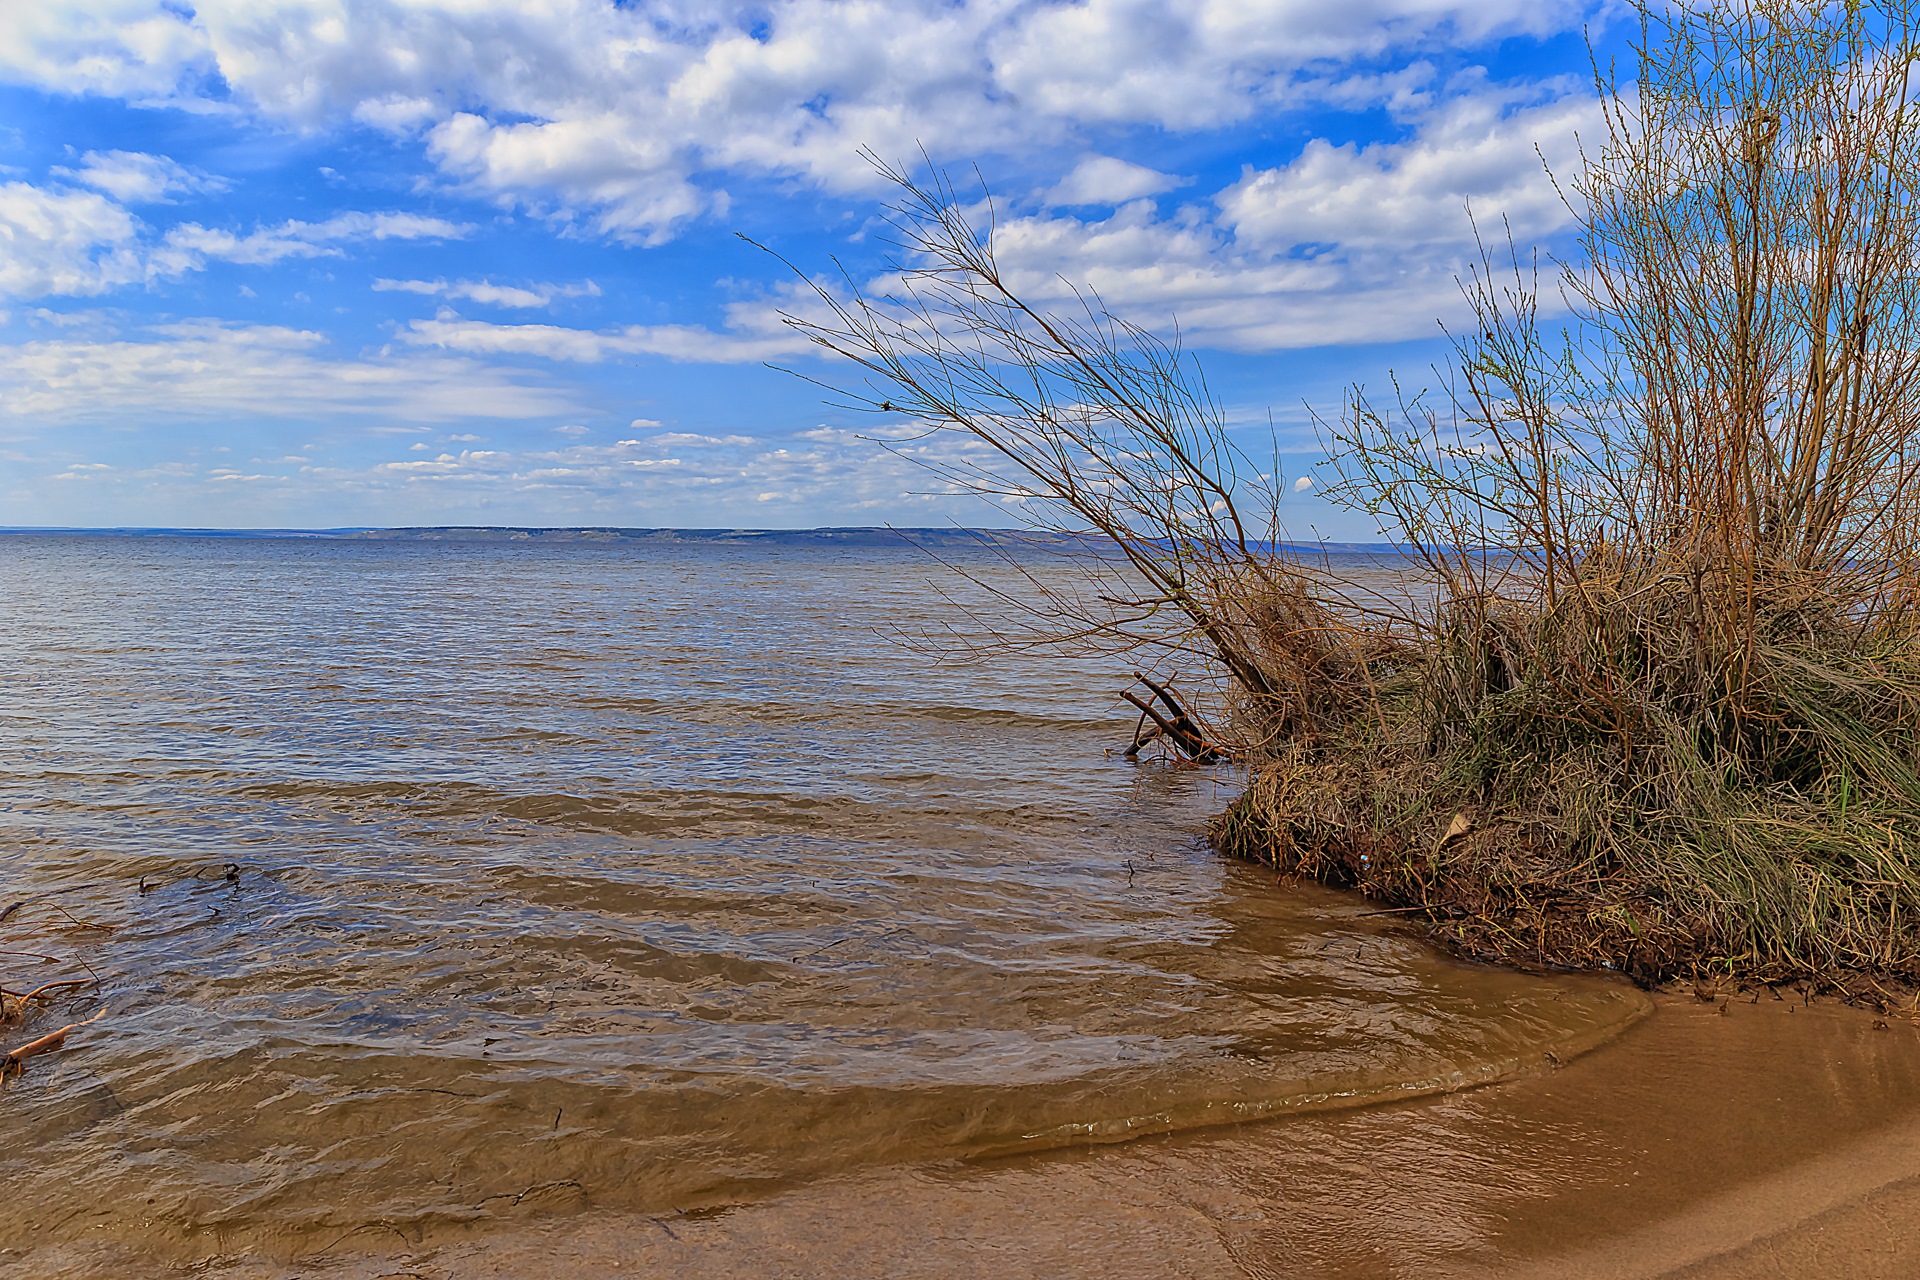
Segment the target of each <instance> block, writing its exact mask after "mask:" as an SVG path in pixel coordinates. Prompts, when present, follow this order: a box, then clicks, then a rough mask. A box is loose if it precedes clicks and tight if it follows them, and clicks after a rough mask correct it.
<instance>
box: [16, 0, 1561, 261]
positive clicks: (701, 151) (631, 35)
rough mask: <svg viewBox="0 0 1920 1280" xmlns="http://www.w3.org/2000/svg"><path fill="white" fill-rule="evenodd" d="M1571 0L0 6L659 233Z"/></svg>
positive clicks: (159, 73) (47, 29)
mask: <svg viewBox="0 0 1920 1280" xmlns="http://www.w3.org/2000/svg"><path fill="white" fill-rule="evenodd" d="M1584 7H1585V6H1584V5H1583V4H1582V3H1581V2H1580V0H1274V2H1273V3H1267V4H1257V5H1255V4H1247V3H1245V0H1041V2H1039V3H1034V4H1022V5H1008V4H1005V3H1002V2H1000V0H958V2H955V0H774V2H773V3H770V4H767V5H756V6H751V7H741V6H739V5H737V4H734V3H732V2H731V0H687V2H686V3H679V4H675V5H671V6H639V5H614V4H609V3H606V2H605V0H543V3H540V4H537V5H530V4H526V3H523V0H359V2H357V3H354V4H352V5H343V4H339V3H309V2H307V0H278V2H275V0H199V3H196V4H195V5H193V6H192V7H191V8H189V7H188V6H185V5H180V4H177V3H174V0H65V3H62V4H59V5H42V6H27V5H14V6H9V7H8V8H7V9H6V10H5V14H6V16H5V17H0V77H6V78H9V79H13V80H15V81H17V82H23V83H28V84H33V85H35V86H37V87H41V88H45V89H50V90H54V91H57V92H90V93H108V94H116V95H119V96H123V97H134V98H154V97H166V98H170V99H171V100H173V101H176V102H191V101H196V100H207V99H206V95H204V94H202V93H201V91H200V86H201V85H203V84H212V83H216V82H217V83H218V84H220V85H221V86H224V88H225V90H226V93H225V94H224V95H222V96H220V97H219V98H218V99H217V100H211V101H210V105H213V106H217V107H218V109H222V110H228V109H232V107H233V105H234V104H236V103H237V104H241V105H242V106H243V107H244V108H245V109H247V110H251V111H253V112H256V113H258V114H260V115H263V116H265V117H267V118H269V119H270V120H273V121H276V122H280V123H285V124H290V125H292V126H294V127H296V128H302V129H320V128H326V127H332V126H335V125H338V124H341V123H344V122H347V121H356V122H358V123H360V124H363V125H370V126H372V127H376V128H381V129H386V130H388V131H390V132H393V133H395V134H399V135H404V136H417V137H421V138H424V139H425V141H426V145H427V150H428V154H429V156H430V157H431V158H432V160H433V161H434V162H435V163H436V164H437V165H438V166H439V168H440V169H441V171H442V173H443V174H444V175H445V176H446V177H447V178H449V179H452V180H454V181H456V182H459V183H462V184H464V185H465V186H467V187H468V188H469V189H471V190H472V191H474V192H477V193H481V194H485V195H488V196H491V197H494V198H497V199H499V200H500V201H502V202H504V203H508V204H513V205H519V206H523V207H525V208H528V209H530V210H533V211H535V212H538V213H541V214H546V215H551V216H553V217H556V218H560V219H563V220H578V221H581V222H583V223H585V224H586V225H590V226H592V227H594V228H595V229H597V230H598V231H600V232H602V233H605V234H610V235H615V236H620V237H624V238H629V239H632V240H635V241H640V242H648V243H651V242H657V241H659V240H661V239H664V238H666V237H669V236H671V235H673V234H674V233H675V231H676V230H677V229H678V228H679V227H681V226H682V225H684V224H685V223H686V222H688V221H689V220H691V219H693V218H696V217H699V216H701V215H703V214H708V213H720V212H724V210H725V208H726V204H727V196H726V193H725V190H724V186H723V185H722V183H723V181H724V178H725V175H727V174H730V173H746V174H753V175H767V176H775V177H800V178H803V179H805V180H808V181H810V182H813V183H815V184H817V185H819V186H821V187H824V188H827V189H832V190H840V191H846V190H854V189H861V188H862V187H864V186H868V185H870V184H871V183H872V181H873V179H872V177H871V175H869V174H866V173H865V172H864V171H862V169H861V168H860V166H858V165H857V164H850V163H849V160H850V157H851V156H852V155H853V153H854V151H855V150H856V148H857V147H859V146H860V145H863V144H864V145H867V146H871V147H873V148H875V149H876V150H877V151H879V152H880V154H882V155H887V156H903V155H910V154H912V153H913V152H914V150H915V149H916V147H917V146H918V145H919V144H925V145H926V146H927V148H928V149H929V150H930V151H932V152H933V153H934V154H936V155H944V154H963V155H978V154H981V153H982V152H987V151H994V150H1000V151H1027V150H1032V149H1035V148H1048V147H1057V146H1060V145H1062V144H1071V143H1073V141H1074V140H1075V139H1080V138H1083V137H1084V135H1086V134H1087V133H1088V132H1089V131H1090V130H1094V129H1099V128H1106V127H1109V126H1115V125H1120V126H1130V127H1133V126H1137V127H1146V128H1157V129H1173V130H1184V129H1200V128H1220V127H1224V126H1227V125H1231V124H1233V123H1235V122H1238V121H1241V120H1245V119H1247V118H1249V117H1250V116H1252V115H1253V114H1255V113H1257V112H1260V111H1263V110H1271V109H1272V108H1274V107H1275V106H1276V105H1286V104H1288V103H1290V102H1294V101H1297V100H1299V99H1300V98H1301V96H1302V95H1303V94H1305V95H1324V94H1326V93H1329V92H1336V91H1337V88H1338V83H1339V82H1340V81H1342V80H1343V79H1344V78H1345V77H1347V76H1349V75H1351V74H1352V66H1351V65H1350V64H1355V63H1358V62H1364V61H1367V60H1373V59H1378V58H1380V57H1382V56H1383V55H1385V54H1387V53H1388V52H1398V53H1401V54H1405V53H1408V52H1409V51H1411V52H1413V53H1418V52H1419V51H1420V50H1423V49H1426V48H1431V47H1439V46H1442V45H1458V44H1461V43H1463V42H1467V43H1471V42H1482V41H1488V40H1493V39H1496V38H1499V37H1502V36H1507V35H1515V34H1528V33H1532V34H1541V33H1545V32H1548V31H1552V30H1558V29H1564V28H1565V27H1566V26H1567V25H1569V24H1570V23H1571V22H1572V21H1574V20H1575V19H1577V18H1578V17H1579V16H1580V14H1581V13H1582V12H1583V11H1584ZM1107 176H1108V178H1109V179H1111V178H1112V177H1114V175H1113V174H1111V173H1109V174H1108V175H1107ZM1086 180H1088V181H1091V180H1092V178H1091V176H1089V177H1088V178H1087V179H1086ZM1135 181H1136V185H1137V182H1138V177H1137V175H1136V178H1135ZM1135 194H1138V192H1137V191H1136V192H1135ZM1086 198H1089V199H1091V198H1092V197H1091V196H1089V197H1086ZM1123 198H1125V196H1123V195H1120V194H1116V193H1114V192H1112V191H1111V190H1109V192H1108V194H1107V195H1106V196H1104V197H1102V199H1103V200H1106V199H1123Z"/></svg>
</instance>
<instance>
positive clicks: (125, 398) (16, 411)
mask: <svg viewBox="0 0 1920 1280" xmlns="http://www.w3.org/2000/svg"><path fill="white" fill-rule="evenodd" d="M326 346H327V343H326V339H325V338H323V337H322V336H321V335H319V334H317V333H311V332H307V331H305V330H298V329H288V328H281V327H277V326H270V325H230V324H222V323H219V322H217V321H209V320H196V321H188V322H183V323H179V324H171V325H157V326H154V327H152V328H150V329H149V330H147V331H146V332H145V333H143V334H142V335H140V336H138V337H132V338H118V339H112V340H94V341H82V340H57V341H45V342H27V343H22V344H19V345H16V346H7V347H0V416H4V417H7V418H11V419H14V420H16V421H22V422H25V423H28V424H34V425H37V424H52V423H62V422H83V421H85V422H119V421H125V420H126V419H127V418H128V417H129V416H130V415H137V416H138V417H140V418H141V419H143V420H151V419H153V418H155V417H173V416H183V415H185V416H192V417H194V418H196V419H199V420H207V419H212V418H219V417H229V416H243V417H250V418H270V419H293V418H315V417H328V416H333V415H344V414H364V415H378V416H380V417H382V418H385V419H388V420H398V421H400V422H413V423H421V422H449V421H456V420H460V419H465V418H505V419H516V418H526V417H537V416H540V415H544V414H551V413H556V412H564V411H565V410H566V409H567V407H568V401H567V400H566V398H565V397H564V395H562V394H561V393H558V392H556V391H553V390H550V389H548V388H546V387H543V386H540V385H538V384H535V383H530V382H528V381H527V380H525V379H524V378H521V377H517V376H515V375H514V374H513V373H512V372H511V371H507V370H500V369H493V368H489V367H487V366H485V365H482V364H479V363H476V362H474V361H472V360H464V359H458V358H449V357H437V356H430V355H412V354H409V355H400V356H390V355H379V356H371V357H359V358H336V357H333V356H331V355H330V353H329V352H328V351H327V350H326Z"/></svg>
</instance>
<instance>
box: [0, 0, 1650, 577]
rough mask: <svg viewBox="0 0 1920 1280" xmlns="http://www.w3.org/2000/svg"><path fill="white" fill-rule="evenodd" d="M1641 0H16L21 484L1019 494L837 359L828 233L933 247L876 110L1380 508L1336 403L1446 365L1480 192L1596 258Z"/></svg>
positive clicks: (699, 508) (4, 358)
mask: <svg viewBox="0 0 1920 1280" xmlns="http://www.w3.org/2000/svg"><path fill="white" fill-rule="evenodd" d="M1620 34H1621V33H1620V24H1619V22H1618V20H1617V15H1616V14H1614V13H1612V12H1611V11H1610V10H1609V9H1608V8H1607V7H1606V6H1605V5H1602V4H1595V3H1590V2H1581V0H1072V2H1066V0H884V2H878V3H875V2H866V0H844V2H832V0H780V2H775V3H760V4H740V3H729V2H728V0H669V2H666V3H648V2H646V0H631V2H628V3H620V4H614V3H609V2H608V0H199V2H198V3H193V2H191V0H60V2H59V3H37V4H28V3H9V4H0V525H13V526H20V525H54V526H84V527H98V526H192V527H228V528H269V527H282V528H334V527H349V526H393V525H438V524H496V525H497V524H519V525H623V526H643V527H658V526H677V527H739V528H801V527H811V526H820V525H877V524H888V523H891V524H897V525H943V524H949V523H954V522H958V523H962V524H968V525H1000V526H1004V525H1013V524H1017V523H1019V517H1018V513H1017V511H1009V510H1005V509H995V508H992V507H991V506H989V505H987V504H985V503H984V502H982V501H981V500H979V499H971V498H969V499H958V498H954V497H951V496H945V495H942V494H940V493H939V492H937V490H939V489H940V487H941V484H940V482H939V481H938V480H937V479H936V478H935V477H933V476H931V475H929V474H927V473H926V472H924V471H922V470H920V469H919V468H917V467H915V466H913V465H912V464H911V463H910V462H909V461H906V460H903V459H901V458H898V457H895V456H893V455H891V454H889V453H888V452H887V451H886V450H884V449H882V448H880V447H879V446H878V445H876V444H875V443H873V439H872V438H873V437H874V436H876V435H878V436H884V435H886V434H888V431H889V428H890V427H898V426H899V425H900V424H889V423H887V422H885V421H881V420H875V419H873V418H866V417H856V416H852V415H849V414H847V413H844V412H841V411H837V410H833V409H831V408H830V407H829V406H828V405H826V404H825V403H823V400H822V395H821V393H820V391H819V390H818V388H816V387H814V386H812V385H810V384H809V383H807V382H806V381H804V380H803V379H801V378H798V377H795V376H794V374H795V373H796V372H797V373H801V374H812V375H815V376H823V377H826V378H828V379H829V380H831V379H832V378H833V377H834V376H836V372H835V370H834V368H832V367H831V366H830V365H829V364H827V363H823V362H822V361H819V360H817V359H816V358H815V357H814V356H812V355H811V354H809V351H808V348H807V347H806V346H805V344H804V343H803V342H800V341H798V340H796V338H795V336H794V335H793V334H792V333H791V332H789V331H788V330H787V329H786V328H785V327H784V326H783V325H782V324H781V322H780V318H779V317H780V312H781V311H782V309H783V308H786V309H791V308H794V307H796V306H799V305H803V304H804V299H805V296H806V295H805V281H803V280H801V279H800V278H798V277H796V275H795V274H794V272H793V271H792V270H791V269H790V268H789V267H788V266H786V265H783V264H782V262H781V261H780V260H779V258H784V259H786V260H787V261H788V262H790V263H792V264H794V266H795V267H797V268H798V269H799V270H801V271H803V272H806V273H808V274H809V275H813V276H815V277H816V278H820V279H829V278H831V277H832V276H833V274H834V273H835V272H836V271H839V270H844V272H845V273H846V276H847V278H850V279H852V280H854V281H856V282H865V281H870V280H873V279H876V278H879V277H881V276H882V275H883V273H884V270H885V250H884V247H883V245H882V244H881V243H880V236H879V235H877V234H876V232H877V231H878V230H879V224H878V216H879V213H880V210H881V209H882V206H883V204H884V202H885V200H886V197H887V192H886V190H885V187H884V183H883V182H882V180H881V179H880V178H879V177H878V176H877V175H876V174H875V173H874V171H873V170H872V168H871V166H870V165H868V164H867V163H866V162H864V161H863V160H862V159H861V156H860V152H861V150H862V149H863V148H866V149H870V150H871V151H872V152H874V153H875V154H877V155H879V156H881V157H883V158H886V159H889V160H896V161H910V160H917V158H918V157H919V156H920V154H921V153H922V152H923V151H924V153H925V154H926V155H927V156H928V157H931V159H932V161H933V162H934V163H935V164H937V165H939V166H941V167H942V168H944V169H946V170H947V171H949V172H950V173H952V174H953V175H955V178H956V181H962V182H965V183H969V184H972V183H976V182H984V184H985V186H986V188H987V189H988V190H990V191H991V193H992V195H993V199H994V202H995V206H996V212H997V226H998V239H997V248H998V251H999V253H1000V256H1001V260H1002V262H1003V264H1004V265H1005V266H1006V267H1007V269H1008V271H1009V273H1010V277H1011V278H1012V279H1013V280H1014V282H1015V284H1016V287H1018V288H1020V289H1022V290H1023V291H1025V292H1028V293H1030V294H1031V295H1032V296H1034V297H1036V298H1038V299H1040V300H1042V301H1057V300H1058V299H1059V297H1060V296H1061V292H1062V290H1063V289H1064V287H1065V282H1074V283H1078V284H1083V285H1090V286H1092V287H1094V288H1096V289H1098V290H1099V292H1100V295H1101V297H1102V298H1103V299H1104V300H1105V301H1106V303H1107V305H1108V306H1110V307H1111V308H1112V309H1113V310H1114V311H1115V312H1117V313H1118V314H1120V315H1122V316H1124V317H1125V318H1127V319H1128V320H1131V321H1134V322H1136V323H1139V324H1142V325H1144V326H1146V327H1148V328H1151V329H1154V330H1156V331H1161V332H1168V331H1170V330H1171V328H1172V326H1173V325H1174V324H1176V323H1177V324H1178V325H1179V328H1180V331H1181V333H1182V334H1183V335H1184V336H1185V340H1186V342H1187V343H1188V345H1189V346H1190V347H1192V348H1193V349H1194V350H1195V351H1196V353H1197V355H1198V357H1199V359H1200V360H1201V361H1202V363H1203V365H1204V367H1205V369H1206V371H1207V375H1208V377H1209V379H1210V382H1211V385H1212V387H1213V389H1214V392H1215V394H1216V395H1217V397H1218V398H1219V399H1220V401H1221V402H1222V404H1223V405H1224V406H1225V409H1226V413H1227V417H1228V420H1229V422H1230V423H1231V424H1232V430H1233V432H1234V434H1235V437H1236V439H1237V440H1239V441H1241V442H1242V443H1244V444H1246V445H1247V446H1248V447H1249V449H1250V451H1251V452H1252V453H1253V454H1255V455H1256V456H1260V457H1265V456H1268V455H1269V454H1270V453H1271V452H1272V449H1273V445H1272V443H1270V440H1271V437H1272V436H1273V435H1274V434H1276V433H1277V436H1278V445H1279V453H1280V457H1281V465H1282V467H1283V469H1284V472H1285V475H1286V476H1287V477H1288V478H1289V483H1288V486H1287V493H1288V496H1287V499H1286V504H1285V505H1286V509H1285V512H1284V515H1285V518H1286V521H1287V525H1288V532H1289V534H1291V535H1292V536H1295V537H1303V538H1304V537H1313V536H1318V537H1323V538H1330V539H1334V540H1368V539H1371V538H1373V537H1374V536H1375V532H1374V530H1373V529H1372V527H1371V526H1370V524H1369V523H1368V522H1366V521H1365V520H1364V519H1363V518H1361V517H1358V516H1356V515H1353V514H1351V513H1348V512H1344V511H1342V510H1339V509H1338V508H1336V507H1334V506H1332V505H1330V504H1328V503H1327V502H1325V501H1324V500H1322V498H1321V495H1320V492H1319V490H1320V489H1321V488H1323V487H1324V485H1323V484H1317V483H1316V480H1317V479H1318V478H1319V477H1318V476H1317V473H1316V466H1317V464H1318V463H1319V462H1320V461H1321V460H1322V457H1323V451H1322V450H1321V448H1320V445H1319V443H1318V440H1317V437H1316V432H1315V429H1314V427H1313V425H1312V411H1315V410H1317V411H1319V412H1321V413H1333V412H1337V410H1338V406H1339V403H1340V398H1341V391H1342V388H1343V386H1345V385H1346V384H1348V383H1351V382H1356V381H1358V382H1364V383H1368V384H1370V385H1376V386H1378V385H1381V384H1383V383H1384V382H1385V381H1386V379H1387V377H1388V375H1389V373H1390V372H1397V374H1398V376H1400V378H1401V379H1402V381H1403V382H1408V383H1410V384H1413V385H1417V384H1418V383H1419V382H1420V381H1421V380H1422V379H1430V374H1429V370H1430V368H1431V366H1432V364H1433V362H1434V361H1435V360H1436V359H1437V358H1439V357H1440V356H1441V355H1442V353H1443V341H1442V339H1441V337H1440V333H1441V329H1440V326H1441V325H1442V324H1443V323H1446V322H1449V321H1453V322H1457V321H1458V320H1459V318H1460V314H1461V310H1462V308H1461V305H1460V300H1459V293H1458V288H1457V284H1456V279H1457V277H1458V275H1459V273H1460V272H1461V271H1462V270H1463V268H1464V267H1465V265H1466V263H1467V262H1468V260H1469V258H1470V257H1471V254H1472V252H1473V227H1472V223H1471V221H1470V220H1469V217H1468V213H1467V209H1468V206H1469V203H1470V204H1471V207H1472V210H1473V214H1474V216H1475V217H1476V218H1478V219H1479V220H1480V222H1481V224H1482V226H1483V227H1486V226H1489V225H1492V226H1496V227H1497V226H1498V224H1499V221H1500V220H1501V219H1503V218H1504V219H1505V220H1506V222H1507V225H1509V226H1510V227H1511V228H1512V231H1513V234H1514V236H1515V238H1516V240H1517V241H1518V242H1520V243H1523V244H1526V245H1540V246H1542V247H1544V248H1545V249H1547V250H1548V251H1549V252H1553V251H1562V252H1564V251H1566V248H1567V241H1568V236H1569V231H1570V227H1569V221H1570V215H1569V213H1568V210H1567V208H1566V205H1565V204H1564V202H1563V201H1562V199H1561V197H1560V196H1559V194H1557V192H1556V189H1555V186H1554V183H1553V181H1552V179H1551V178H1550V176H1549V172H1548V170H1549V167H1551V169H1552V171H1553V172H1554V173H1558V174H1560V175H1562V176H1563V177H1564V176H1565V175H1567V174H1569V173H1571V172H1572V171H1573V169H1574V162H1575V161H1576V160H1577V156H1578V151H1577V141H1576V140H1577V138H1578V137H1581V136H1585V137H1588V138H1593V137H1595V136H1597V134H1598V131H1599V129H1598V126H1599V114H1598V107H1597V104H1596V102H1595V98H1594V94H1593V88H1592V75H1591V61H1590V56H1589V52H1588V44H1587V40H1588V39H1589V38H1591V39H1593V40H1594V41H1595V42H1596V44H1597V45H1598V47H1599V48H1600V49H1601V51H1602V53H1603V55H1604V54H1607V53H1608V52H1609V51H1610V42H1612V41H1615V40H1617V39H1618V38H1619V36H1620ZM1543 161H1544V162H1545V163H1543ZM976 175H977V176H976ZM743 237H745V238H744V239H743ZM750 241H751V242H753V243H750ZM756 244H757V245H759V246H764V248H763V247H756ZM768 250H772V251H773V253H769V252H768ZM774 254H778V255H779V258H776V257H775V256H773V255H774ZM769 366H777V367H769Z"/></svg>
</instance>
